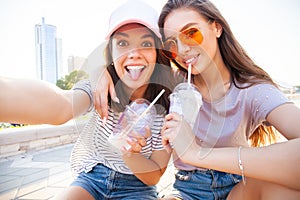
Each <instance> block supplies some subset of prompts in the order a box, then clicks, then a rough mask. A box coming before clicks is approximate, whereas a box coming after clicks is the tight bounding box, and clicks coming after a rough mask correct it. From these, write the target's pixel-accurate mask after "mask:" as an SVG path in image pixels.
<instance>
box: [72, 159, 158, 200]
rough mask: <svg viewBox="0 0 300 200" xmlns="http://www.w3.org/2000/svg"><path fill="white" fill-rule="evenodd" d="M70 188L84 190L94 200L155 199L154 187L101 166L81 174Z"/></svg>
mask: <svg viewBox="0 0 300 200" xmlns="http://www.w3.org/2000/svg"><path fill="white" fill-rule="evenodd" d="M71 186H80V187H82V188H84V189H85V190H86V191H88V192H89V193H90V194H91V195H92V196H93V197H94V198H95V199H96V200H98V199H99V200H105V199H122V200H126V199H128V200H129V199H130V200H131V199H147V200H154V199H157V190H156V187H155V186H147V185H145V184H144V183H143V182H142V181H140V180H139V179H138V178H137V177H136V176H135V175H130V174H123V173H120V172H117V171H114V170H112V169H110V168H108V167H106V166H104V165H102V164H98V165H96V166H95V167H94V168H93V170H92V171H90V172H88V173H85V172H82V173H81V174H80V175H79V176H78V177H77V178H76V179H75V180H74V182H73V183H72V184H71Z"/></svg>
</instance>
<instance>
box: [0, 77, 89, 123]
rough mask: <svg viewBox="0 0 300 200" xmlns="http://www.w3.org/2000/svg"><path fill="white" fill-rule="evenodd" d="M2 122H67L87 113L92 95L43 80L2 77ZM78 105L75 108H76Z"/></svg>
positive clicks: (0, 94)
mask: <svg viewBox="0 0 300 200" xmlns="http://www.w3.org/2000/svg"><path fill="white" fill-rule="evenodd" d="M0 88H1V92H0V102H1V104H0V110H1V114H0V121H4V122H15V123H24V124H54V125H57V124H63V123H65V122H67V121H68V120H70V119H72V118H73V117H76V116H78V115H80V114H82V113H83V112H85V111H86V110H87V108H88V106H89V103H90V100H89V97H88V95H86V94H85V92H82V91H78V90H76V91H73V90H70V91H68V90H62V89H60V88H58V87H56V86H55V85H53V84H50V83H48V82H45V81H40V80H31V79H13V78H4V77H0ZM73 108H75V109H73Z"/></svg>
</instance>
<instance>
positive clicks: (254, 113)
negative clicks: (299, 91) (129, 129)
mask: <svg viewBox="0 0 300 200" xmlns="http://www.w3.org/2000/svg"><path fill="white" fill-rule="evenodd" d="M287 102H291V101H290V100H289V99H288V98H287V97H286V96H285V95H284V94H283V93H282V92H281V91H280V90H279V89H277V88H276V87H275V86H273V85H271V84H258V85H254V86H251V87H249V88H247V89H239V88H237V87H236V86H235V85H234V84H232V85H231V87H230V89H229V90H228V91H227V93H226V95H225V96H224V97H223V98H221V99H219V100H218V101H215V102H207V101H205V100H204V99H203V105H202V106H201V108H200V110H199V113H198V116H197V120H196V123H195V127H194V132H195V134H196V135H197V139H199V141H198V142H201V145H202V146H205V147H237V146H249V144H248V139H249V137H250V136H251V135H252V133H253V132H254V131H255V129H256V128H257V127H258V126H259V125H261V124H265V125H268V124H267V121H266V118H267V116H268V114H269V113H270V112H271V111H272V110H273V109H275V108H276V107H278V106H280V105H282V104H284V103H287ZM175 157H176V156H175ZM174 163H175V166H176V167H177V168H179V169H183V170H194V169H196V168H195V167H194V166H190V165H186V164H184V163H182V162H181V161H180V159H177V160H176V161H174Z"/></svg>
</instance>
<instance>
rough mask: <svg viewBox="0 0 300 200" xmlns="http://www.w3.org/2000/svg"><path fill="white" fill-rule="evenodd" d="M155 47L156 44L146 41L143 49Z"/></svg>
mask: <svg viewBox="0 0 300 200" xmlns="http://www.w3.org/2000/svg"><path fill="white" fill-rule="evenodd" d="M153 46H154V44H153V42H151V41H145V42H143V43H142V47H146V48H149V47H153Z"/></svg>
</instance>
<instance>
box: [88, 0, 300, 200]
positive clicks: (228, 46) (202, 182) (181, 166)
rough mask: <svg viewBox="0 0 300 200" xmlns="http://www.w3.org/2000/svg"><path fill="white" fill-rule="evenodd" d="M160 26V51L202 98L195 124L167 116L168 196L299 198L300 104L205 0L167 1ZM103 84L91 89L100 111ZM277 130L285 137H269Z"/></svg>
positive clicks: (103, 103)
mask: <svg viewBox="0 0 300 200" xmlns="http://www.w3.org/2000/svg"><path fill="white" fill-rule="evenodd" d="M159 26H160V28H161V30H162V35H163V41H164V46H163V49H162V52H163V54H164V55H165V56H166V57H168V58H169V59H170V60H171V61H172V62H173V63H174V64H175V65H176V66H177V67H178V68H179V69H180V71H182V72H183V73H186V72H187V68H188V66H189V65H191V67H192V70H191V71H192V74H193V75H192V80H193V83H194V84H195V85H196V86H197V87H198V89H199V90H200V92H201V94H202V97H203V105H202V107H201V108H200V110H199V114H198V119H197V122H196V125H195V127H194V128H193V130H192V129H191V128H190V126H189V125H188V124H187V123H186V122H185V120H183V119H182V117H181V116H179V115H178V114H176V113H170V114H169V115H167V116H166V118H165V119H166V122H165V126H164V129H163V132H162V133H163V143H164V144H165V146H166V148H168V149H169V148H170V146H171V147H172V149H173V158H174V164H175V166H176V169H177V172H176V180H175V183H174V190H173V191H172V194H171V195H169V196H168V198H167V199H185V200H190V199H204V200H205V199H231V200H232V199H239V200H240V199H243V200H247V199H251V200H252V199H299V198H300V182H299V179H300V171H299V169H300V168H299V167H298V166H299V165H300V155H299V153H298V150H299V147H300V138H299V137H300V124H299V118H300V109H299V108H298V107H297V106H296V105H295V104H294V103H292V102H291V101H289V100H288V99H287V98H286V97H285V95H284V94H283V93H281V91H280V90H279V89H278V88H277V86H276V84H275V83H274V82H273V80H272V79H271V77H270V76H269V75H268V74H267V73H266V72H265V71H264V70H263V69H262V68H260V67H259V66H257V65H256V64H255V62H254V61H253V60H252V59H251V58H250V57H249V55H248V54H247V53H246V51H245V50H244V49H243V47H242V46H241V45H240V44H239V43H238V41H237V40H236V38H235V37H234V35H233V33H232V32H231V29H230V27H229V25H228V23H227V22H226V20H225V19H224V17H223V16H222V15H221V13H220V12H219V10H218V9H217V8H216V7H215V6H214V5H213V4H212V3H211V2H210V1H208V0H168V1H167V3H166V4H165V6H164V7H163V9H162V12H161V15H160V18H159ZM105 82H106V83H108V82H109V81H107V80H106V81H105V80H103V81H102V83H105ZM109 84H110V83H108V85H109ZM111 85H112V84H110V87H109V88H110V89H109V91H110V94H111V95H112V96H113V97H116V96H115V93H114V90H113V87H112V86H111ZM105 87H107V85H106V86H105V84H102V85H101V87H99V88H98V91H97V92H96V95H95V96H94V98H95V101H96V105H98V106H97V109H98V111H99V112H101V114H102V116H103V117H105V116H106V114H105V113H106V109H105V101H106V100H105V99H106V98H107V97H106V96H105V95H103V94H102V95H99V94H100V91H101V92H102V91H107V88H105ZM104 94H105V93H104ZM275 128H276V129H277V130H275ZM277 131H279V132H280V133H281V134H282V136H284V137H285V138H284V141H283V142H277V143H276V142H275V140H276V139H278V138H277V136H278V135H276V134H278V132H277ZM170 143H171V145H170ZM270 143H274V144H272V145H267V144H270ZM271 169H272V170H271ZM246 177H247V178H246Z"/></svg>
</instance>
